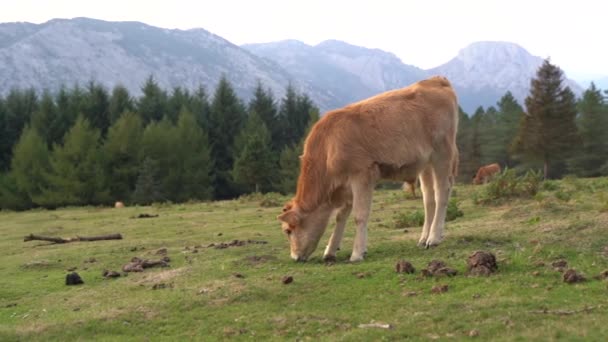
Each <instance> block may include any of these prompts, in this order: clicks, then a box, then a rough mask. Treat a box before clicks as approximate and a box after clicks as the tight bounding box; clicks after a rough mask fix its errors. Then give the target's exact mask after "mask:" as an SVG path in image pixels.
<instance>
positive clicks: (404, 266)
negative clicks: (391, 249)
mask: <svg viewBox="0 0 608 342" xmlns="http://www.w3.org/2000/svg"><path fill="white" fill-rule="evenodd" d="M395 271H396V272H397V273H407V274H412V273H414V272H416V268H414V266H413V265H412V263H411V262H409V261H407V260H399V261H398V262H397V264H396V265H395Z"/></svg>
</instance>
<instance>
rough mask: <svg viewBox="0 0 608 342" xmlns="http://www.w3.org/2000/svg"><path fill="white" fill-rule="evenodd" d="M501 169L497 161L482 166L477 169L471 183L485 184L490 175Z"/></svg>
mask: <svg viewBox="0 0 608 342" xmlns="http://www.w3.org/2000/svg"><path fill="white" fill-rule="evenodd" d="M500 171H501V169H500V165H498V163H494V164H490V165H486V166H482V167H480V168H479V170H477V174H476V175H475V177H473V184H485V183H487V182H488V181H489V180H490V178H492V176H494V175H495V174H497V173H499V172H500Z"/></svg>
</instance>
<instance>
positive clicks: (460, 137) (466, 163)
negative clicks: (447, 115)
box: [456, 108, 477, 182]
mask: <svg viewBox="0 0 608 342" xmlns="http://www.w3.org/2000/svg"><path fill="white" fill-rule="evenodd" d="M458 116H459V118H458V133H457V135H456V144H457V145H458V151H459V154H460V157H459V158H460V162H459V166H458V178H459V180H460V181H462V182H470V180H471V175H474V172H475V171H476V167H477V165H476V164H475V163H474V161H473V157H472V153H473V152H472V145H473V139H472V120H471V118H469V115H468V114H466V113H465V112H464V111H463V110H462V108H458Z"/></svg>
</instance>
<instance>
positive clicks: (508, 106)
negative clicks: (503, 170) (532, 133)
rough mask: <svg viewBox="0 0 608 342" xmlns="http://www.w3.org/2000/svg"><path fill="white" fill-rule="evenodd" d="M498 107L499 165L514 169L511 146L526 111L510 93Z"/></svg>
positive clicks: (500, 101) (514, 162)
mask: <svg viewBox="0 0 608 342" xmlns="http://www.w3.org/2000/svg"><path fill="white" fill-rule="evenodd" d="M497 105H498V113H499V117H498V132H497V134H498V136H497V140H498V144H499V146H500V152H499V155H500V160H499V163H500V165H503V166H507V167H511V168H512V167H514V166H515V165H516V161H515V160H514V158H513V157H512V156H511V145H512V144H513V140H514V139H515V138H516V136H517V130H518V128H519V123H520V122H521V120H522V117H523V115H524V110H523V108H522V107H521V106H520V105H519V103H517V100H516V99H515V97H513V94H511V92H510V91H508V92H507V93H506V94H505V95H504V96H503V97H501V98H500V100H499V101H498V103H497Z"/></svg>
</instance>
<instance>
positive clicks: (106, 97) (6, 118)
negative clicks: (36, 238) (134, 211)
mask: <svg viewBox="0 0 608 342" xmlns="http://www.w3.org/2000/svg"><path fill="white" fill-rule="evenodd" d="M318 117H319V110H318V109H317V107H316V106H315V104H314V103H313V102H312V101H311V100H310V98H309V97H308V96H307V95H306V94H301V93H299V92H297V91H296V90H295V88H294V87H293V86H291V85H290V86H288V87H287V89H286V94H285V96H284V97H283V98H282V99H280V100H277V99H275V97H274V95H273V93H272V92H271V91H270V90H269V89H266V88H264V86H263V85H262V84H261V83H258V85H257V87H256V89H255V92H254V94H253V97H252V99H251V100H250V101H249V103H247V104H246V103H245V102H244V101H242V100H241V99H240V98H239V97H238V96H237V95H236V93H235V91H234V89H233V86H232V85H231V84H230V82H229V81H228V80H227V78H226V77H222V79H221V80H220V82H219V83H218V85H217V87H216V88H215V91H214V93H213V94H212V96H208V94H207V92H206V90H205V88H204V87H199V88H198V89H197V90H196V91H192V92H191V91H188V90H186V89H183V88H180V87H176V88H174V89H173V90H172V91H171V92H170V93H169V92H167V91H165V90H163V89H161V88H160V87H159V85H158V84H157V82H156V81H155V80H154V78H153V77H150V78H148V80H147V81H146V82H145V84H144V85H143V87H142V95H141V96H140V97H134V96H132V95H131V94H129V92H128V90H127V89H126V88H124V87H122V86H116V87H115V88H113V89H112V90H111V92H110V91H108V90H107V89H105V88H104V87H103V86H101V85H100V84H97V83H95V82H90V83H89V84H88V85H87V86H86V87H84V88H82V87H79V86H74V87H73V88H71V89H66V88H62V89H61V90H59V91H58V92H57V93H56V94H51V93H50V92H44V93H42V95H39V94H37V93H36V92H35V91H34V90H32V89H26V90H20V89H14V90H12V91H10V93H9V94H8V95H7V96H6V97H4V98H0V208H5V209H7V208H8V209H17V210H20V209H28V208H34V207H45V208H56V207H61V206H70V205H100V204H111V203H113V202H114V201H124V202H127V203H136V204H149V203H153V202H163V201H172V202H183V201H188V200H213V199H228V198H234V197H237V196H239V195H241V194H244V193H248V192H253V191H259V192H269V191H278V192H283V193H287V192H292V191H293V190H294V189H295V182H296V177H297V174H298V161H299V159H298V156H299V155H300V153H301V149H302V140H303V139H304V136H305V134H306V131H307V128H308V127H309V126H310V125H311V124H312V123H313V122H315V121H316V120H317V119H318Z"/></svg>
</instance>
